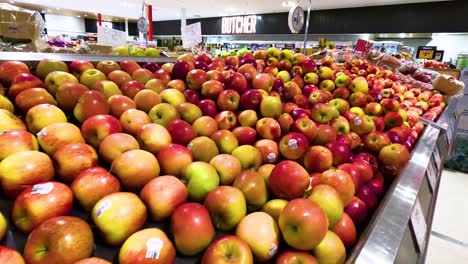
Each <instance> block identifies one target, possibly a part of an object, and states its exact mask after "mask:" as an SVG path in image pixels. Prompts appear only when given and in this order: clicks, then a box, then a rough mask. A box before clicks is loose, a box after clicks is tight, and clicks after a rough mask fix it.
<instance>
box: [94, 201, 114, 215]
mask: <svg viewBox="0 0 468 264" xmlns="http://www.w3.org/2000/svg"><path fill="white" fill-rule="evenodd" d="M111 206H112V203H111V201H109V200H104V201H103V202H102V203H101V204H100V205H99V207H98V208H97V209H96V216H97V217H99V216H101V215H102V214H103V213H104V212H105V211H106V210H107V209H109V208H110V207H111Z"/></svg>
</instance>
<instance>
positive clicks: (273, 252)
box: [268, 244, 278, 256]
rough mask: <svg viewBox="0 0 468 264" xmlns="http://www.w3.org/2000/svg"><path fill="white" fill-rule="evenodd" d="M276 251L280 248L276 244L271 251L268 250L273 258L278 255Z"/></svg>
mask: <svg viewBox="0 0 468 264" xmlns="http://www.w3.org/2000/svg"><path fill="white" fill-rule="evenodd" d="M276 251H278V246H277V245H276V244H273V245H272V246H271V248H270V250H268V254H270V256H273V255H275V254H276Z"/></svg>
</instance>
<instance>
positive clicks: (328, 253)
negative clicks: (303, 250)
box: [314, 231, 346, 263]
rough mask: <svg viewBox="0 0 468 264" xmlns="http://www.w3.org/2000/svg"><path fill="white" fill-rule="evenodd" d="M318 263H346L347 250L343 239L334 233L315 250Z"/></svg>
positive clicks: (326, 237) (326, 236)
mask: <svg viewBox="0 0 468 264" xmlns="http://www.w3.org/2000/svg"><path fill="white" fill-rule="evenodd" d="M314 256H315V257H316V258H317V261H318V263H345V260H346V248H345V246H344V245H343V242H341V239H340V238H339V237H338V236H337V235H336V234H335V233H333V232H332V231H328V232H327V234H326V235H325V238H324V239H323V240H322V242H320V243H319V244H318V245H317V247H315V248H314Z"/></svg>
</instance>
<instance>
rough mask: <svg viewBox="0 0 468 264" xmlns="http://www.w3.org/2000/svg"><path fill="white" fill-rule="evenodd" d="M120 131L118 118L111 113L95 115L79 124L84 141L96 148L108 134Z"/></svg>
mask: <svg viewBox="0 0 468 264" xmlns="http://www.w3.org/2000/svg"><path fill="white" fill-rule="evenodd" d="M120 132H122V127H121V125H120V121H119V119H117V118H115V117H113V116H111V115H95V116H92V117H90V118H88V119H86V121H84V123H83V125H82V126H81V133H82V134H83V137H84V138H85V140H86V142H87V143H89V144H90V145H92V146H93V147H95V148H98V147H99V145H100V144H101V142H102V141H103V140H104V138H105V137H107V136H108V135H110V134H113V133H120Z"/></svg>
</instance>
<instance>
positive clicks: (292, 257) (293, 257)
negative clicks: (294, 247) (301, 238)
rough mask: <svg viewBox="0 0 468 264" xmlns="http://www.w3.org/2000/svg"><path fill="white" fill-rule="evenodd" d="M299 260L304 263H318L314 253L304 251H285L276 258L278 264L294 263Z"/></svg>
mask: <svg viewBox="0 0 468 264" xmlns="http://www.w3.org/2000/svg"><path fill="white" fill-rule="evenodd" d="M297 262H299V263H304V264H306V263H307V264H318V262H317V260H316V259H315V257H314V256H313V255H311V254H309V253H307V252H303V251H291V250H288V251H284V252H283V253H281V254H280V255H279V256H278V258H277V259H276V264H294V263H297Z"/></svg>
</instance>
